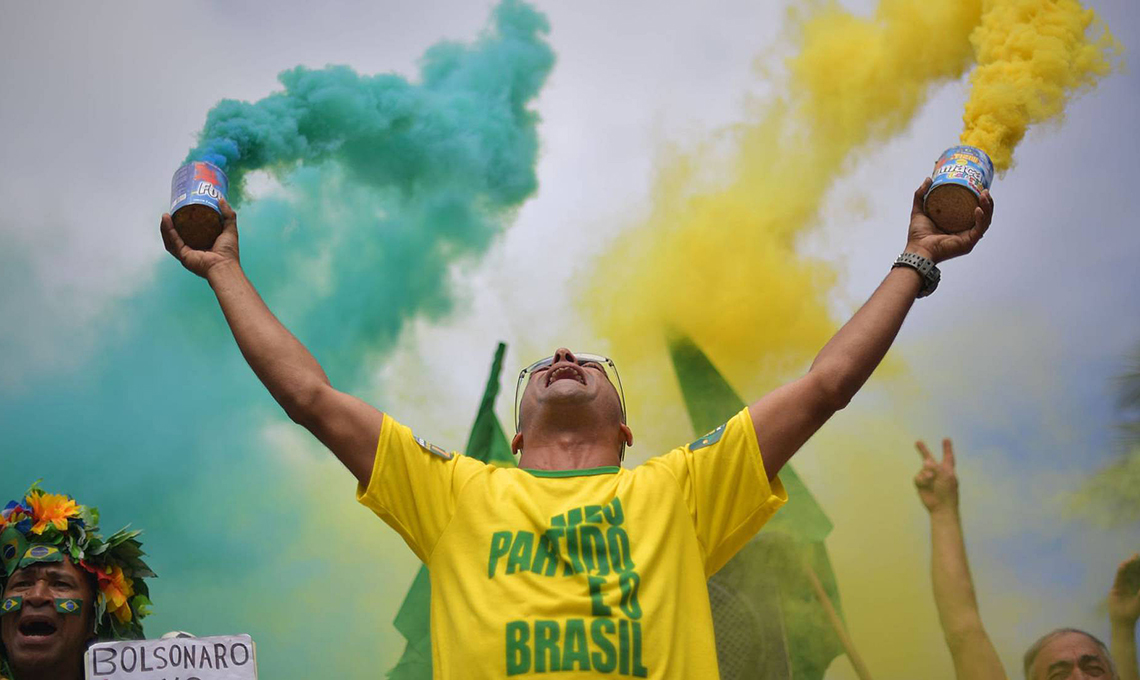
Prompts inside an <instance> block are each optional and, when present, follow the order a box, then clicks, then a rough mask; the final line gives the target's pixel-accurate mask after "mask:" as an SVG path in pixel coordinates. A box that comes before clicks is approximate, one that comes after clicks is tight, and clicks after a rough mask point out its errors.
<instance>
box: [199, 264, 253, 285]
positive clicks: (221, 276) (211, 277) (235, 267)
mask: <svg viewBox="0 0 1140 680" xmlns="http://www.w3.org/2000/svg"><path fill="white" fill-rule="evenodd" d="M244 275H245V274H244V272H242V269H241V263H240V262H238V261H237V260H223V261H222V262H218V263H216V264H214V265H211V266H210V268H209V269H207V270H206V281H208V282H209V284H210V286H211V287H214V286H217V284H218V282H219V281H224V280H226V279H229V278H233V277H234V276H244Z"/></svg>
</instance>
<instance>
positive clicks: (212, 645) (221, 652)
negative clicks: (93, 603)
mask: <svg viewBox="0 0 1140 680" xmlns="http://www.w3.org/2000/svg"><path fill="white" fill-rule="evenodd" d="M83 666H84V669H85V671H86V675H87V680H257V652H256V650H255V649H254V645H253V640H252V639H251V638H250V637H249V636H248V635H218V636H215V637H177V638H170V639H168V640H121V641H118V642H97V643H95V644H93V645H91V648H90V649H88V650H87V654H85V655H84V658H83Z"/></svg>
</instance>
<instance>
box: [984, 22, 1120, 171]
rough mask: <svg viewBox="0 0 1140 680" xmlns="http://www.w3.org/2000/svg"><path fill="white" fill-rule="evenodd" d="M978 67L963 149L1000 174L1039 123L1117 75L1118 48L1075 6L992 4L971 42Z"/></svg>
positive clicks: (1099, 25) (1100, 26) (1098, 24)
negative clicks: (973, 150)
mask: <svg viewBox="0 0 1140 680" xmlns="http://www.w3.org/2000/svg"><path fill="white" fill-rule="evenodd" d="M970 41H971V42H972V43H973V44H974V50H975V52H976V54H977V61H978V66H977V68H976V69H975V70H974V72H973V73H972V74H971V76H970V83H971V85H972V88H971V91H970V99H969V101H968V102H966V113H965V115H964V116H963V120H964V122H965V124H966V127H965V130H964V131H963V132H962V142H963V143H964V144H969V145H971V146H977V147H979V148H981V149H982V150H983V151H985V152H986V153H988V154H989V155H990V158H992V159H993V162H994V167H995V168H996V169H997V170H998V171H1002V170H1006V169H1008V168H1009V167H1010V165H1011V164H1012V163H1013V149H1014V147H1016V146H1017V144H1018V142H1020V141H1021V139H1022V137H1024V136H1025V131H1026V129H1028V127H1029V126H1030V125H1032V124H1034V123H1040V122H1043V121H1047V120H1051V119H1054V118H1057V117H1059V116H1060V115H1061V114H1062V112H1063V111H1064V108H1065V104H1066V103H1067V102H1068V101H1069V99H1070V98H1071V97H1072V96H1073V95H1074V94H1075V93H1076V92H1078V91H1080V90H1081V89H1082V88H1088V87H1092V86H1093V85H1095V84H1096V81H1097V80H1098V79H1099V78H1101V77H1103V76H1105V75H1107V74H1108V73H1109V72H1110V71H1111V70H1112V61H1113V58H1114V56H1115V55H1116V54H1118V53H1119V51H1120V45H1119V43H1117V42H1116V39H1115V38H1113V37H1112V34H1111V33H1110V32H1109V30H1108V27H1107V26H1105V25H1104V22H1102V21H1101V20H1100V19H1098V18H1097V16H1096V14H1095V13H1094V12H1093V11H1092V10H1091V9H1085V8H1084V7H1082V6H1081V3H1079V2H1077V1H1076V0H988V1H987V2H986V7H985V14H984V16H983V18H982V23H981V25H980V26H978V29H977V30H976V31H974V34H973V35H971V36H970Z"/></svg>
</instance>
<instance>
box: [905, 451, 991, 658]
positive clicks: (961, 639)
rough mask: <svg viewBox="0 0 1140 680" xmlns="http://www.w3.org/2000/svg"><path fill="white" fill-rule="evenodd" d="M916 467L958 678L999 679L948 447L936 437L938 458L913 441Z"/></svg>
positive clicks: (938, 601)
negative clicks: (980, 607) (939, 448)
mask: <svg viewBox="0 0 1140 680" xmlns="http://www.w3.org/2000/svg"><path fill="white" fill-rule="evenodd" d="M915 447H916V448H917V449H918V452H919V453H920V454H922V469H921V470H919V472H918V474H917V475H915V478H914V485H915V487H917V489H918V497H919V499H920V500H922V504H923V505H924V506H926V509H927V511H928V512H930V577H931V581H932V583H933V585H934V604H935V606H937V607H938V620H939V622H940V623H941V624H942V634H943V635H944V636H945V637H946V645H947V646H948V647H949V648H950V656H951V658H952V659H953V660H954V673H955V675H956V677H957V678H958V680H989V679H990V678H992V679H993V680H1005V678H1006V675H1005V669H1003V668H1002V665H1001V659H1000V658H998V654H997V650H996V649H994V645H993V642H992V641H991V640H990V636H989V634H988V633H986V629H985V627H984V626H983V625H982V615H981V612H980V611H979V610H978V598H977V596H976V595H975V594H974V580H973V578H971V577H970V563H969V561H968V560H967V559H966V539H965V536H964V535H963V534H962V519H961V517H960V516H959V514H958V476H957V474H956V473H955V469H954V447H953V445H952V444H951V443H950V440H949V439H943V440H942V461H941V462H939V461H937V460H935V459H934V456H932V455H930V450H929V449H927V448H926V444H924V443H922V442H916V443H915Z"/></svg>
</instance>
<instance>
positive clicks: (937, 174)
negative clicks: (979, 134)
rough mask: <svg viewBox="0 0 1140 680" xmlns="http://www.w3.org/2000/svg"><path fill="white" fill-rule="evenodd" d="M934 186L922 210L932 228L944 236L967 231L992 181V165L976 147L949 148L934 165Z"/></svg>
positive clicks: (928, 192) (984, 153)
mask: <svg viewBox="0 0 1140 680" xmlns="http://www.w3.org/2000/svg"><path fill="white" fill-rule="evenodd" d="M931 177H932V178H933V179H934V183H933V184H931V185H930V189H928V190H927V192H926V197H925V198H924V199H923V208H924V209H925V210H926V214H927V216H928V217H930V219H931V220H933V221H934V224H935V226H937V227H938V228H939V229H941V230H942V231H945V232H949V233H955V232H959V231H966V230H967V229H970V228H971V227H973V226H974V208H977V207H978V203H979V201H980V200H981V198H982V192H983V191H985V190H986V189H989V188H990V183H991V182H993V179H994V164H993V161H991V160H990V157H989V156H987V155H986V152H985V151H982V150H981V149H979V148H977V147H976V146H952V147H950V148H949V149H947V150H946V152H945V153H943V154H942V156H941V157H940V158H939V159H938V162H937V163H935V164H934V174H932V175H931Z"/></svg>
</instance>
